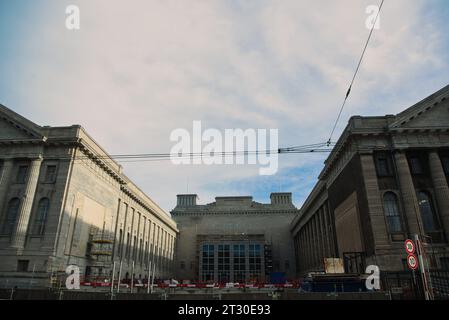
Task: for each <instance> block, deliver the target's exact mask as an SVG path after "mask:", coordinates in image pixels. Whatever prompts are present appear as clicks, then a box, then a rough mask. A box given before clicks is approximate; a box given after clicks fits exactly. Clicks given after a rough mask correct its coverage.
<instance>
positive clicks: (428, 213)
mask: <svg viewBox="0 0 449 320" xmlns="http://www.w3.org/2000/svg"><path fill="white" fill-rule="evenodd" d="M418 203H419V209H420V211H421V219H422V223H423V227H424V231H425V232H433V231H438V230H439V224H438V219H436V215H435V210H434V206H433V204H432V199H431V197H430V195H429V194H428V193H427V192H422V191H420V192H418Z"/></svg>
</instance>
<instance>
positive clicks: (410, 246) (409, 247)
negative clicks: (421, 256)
mask: <svg viewBox="0 0 449 320" xmlns="http://www.w3.org/2000/svg"><path fill="white" fill-rule="evenodd" d="M404 245H405V251H406V252H407V253H408V254H414V253H415V243H414V242H413V241H412V240H410V239H407V240H405V244H404Z"/></svg>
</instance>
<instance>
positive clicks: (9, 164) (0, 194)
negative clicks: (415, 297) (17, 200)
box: [0, 159, 14, 218]
mask: <svg viewBox="0 0 449 320" xmlns="http://www.w3.org/2000/svg"><path fill="white" fill-rule="evenodd" d="M13 166H14V159H5V160H4V161H3V166H2V168H1V172H0V218H3V217H4V215H5V214H6V212H5V203H6V202H7V201H8V199H6V193H7V191H8V188H9V185H10V183H11V175H12V172H13Z"/></svg>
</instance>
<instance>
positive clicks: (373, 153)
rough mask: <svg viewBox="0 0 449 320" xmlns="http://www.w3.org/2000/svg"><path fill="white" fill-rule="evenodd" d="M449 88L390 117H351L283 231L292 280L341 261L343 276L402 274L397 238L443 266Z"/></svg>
mask: <svg viewBox="0 0 449 320" xmlns="http://www.w3.org/2000/svg"><path fill="white" fill-rule="evenodd" d="M448 181H449V86H447V87H445V88H443V89H441V90H440V91H438V92H436V93H434V94H433V95H431V96H429V97H428V98H426V99H424V100H423V101H421V102H419V103H417V104H416V105H414V106H412V107H410V108H408V109H406V110H405V111H403V112H401V113H399V114H397V115H386V116H380V117H361V116H354V117H352V118H351V119H350V120H349V123H348V125H347V127H346V129H345V130H344V132H343V134H342V135H341V137H340V138H339V140H338V142H337V146H336V147H335V148H334V150H333V151H332V153H331V154H330V156H329V157H328V159H327V160H326V161H325V166H324V169H323V170H322V172H321V174H320V176H319V181H318V183H317V185H316V186H315V188H314V189H313V191H312V193H311V194H310V195H309V197H308V198H307V200H306V202H305V203H304V205H303V206H302V208H301V209H300V213H299V215H298V216H297V217H296V218H295V219H294V221H293V222H292V225H291V231H292V235H293V237H294V242H295V249H296V265H297V267H298V268H297V273H298V274H299V275H302V274H305V273H306V272H309V271H322V270H323V268H324V266H323V258H331V257H340V258H344V260H345V262H346V267H347V270H348V271H353V272H360V271H362V272H363V271H364V270H363V268H364V266H366V265H368V264H376V265H378V266H379V267H380V269H381V270H382V271H397V270H403V269H404V268H406V264H405V258H406V254H405V250H404V240H405V239H407V238H412V237H413V235H414V234H418V235H420V236H421V238H422V239H425V240H424V241H425V242H426V244H425V248H426V251H427V253H428V258H429V263H430V264H431V267H432V268H449V245H448V237H449V188H448Z"/></svg>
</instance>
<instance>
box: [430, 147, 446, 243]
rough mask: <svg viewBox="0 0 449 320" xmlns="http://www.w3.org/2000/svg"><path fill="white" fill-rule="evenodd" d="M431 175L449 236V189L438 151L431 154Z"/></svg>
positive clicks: (441, 215)
mask: <svg viewBox="0 0 449 320" xmlns="http://www.w3.org/2000/svg"><path fill="white" fill-rule="evenodd" d="M429 166H430V174H431V176H432V182H433V189H434V191H435V196H436V200H437V205H438V209H439V214H440V217H441V220H442V222H443V227H444V231H445V234H446V236H448V235H449V187H448V185H447V180H446V175H445V174H444V170H443V165H442V164H441V160H440V157H439V155H438V152H437V151H434V150H432V151H431V152H430V153H429Z"/></svg>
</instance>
